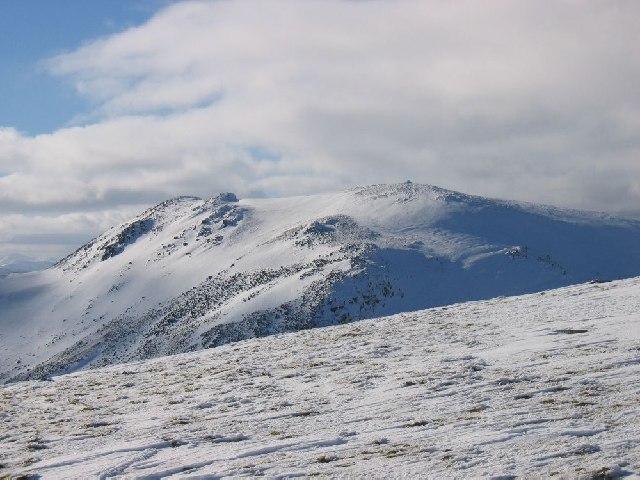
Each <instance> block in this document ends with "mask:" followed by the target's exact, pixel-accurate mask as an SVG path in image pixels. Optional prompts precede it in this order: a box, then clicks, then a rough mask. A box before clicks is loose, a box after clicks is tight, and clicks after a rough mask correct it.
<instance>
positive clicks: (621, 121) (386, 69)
mask: <svg viewBox="0 0 640 480" xmlns="http://www.w3.org/2000/svg"><path fill="white" fill-rule="evenodd" d="M639 16H640V4H638V3H637V2H632V1H612V2H602V1H596V0H593V1H586V2H575V1H569V0H565V1H553V2H551V1H544V0H543V1H537V0H536V1H533V0H531V1H522V2H512V1H506V0H487V1H483V2H474V1H471V0H466V1H464V0H462V1H453V2H442V1H437V0H426V1H425V0H416V1H414V0H397V1H385V0H370V1H342V0H340V1H338V0H323V1H304V0H303V1H300V0H273V1H271V0H266V1H265V0H254V1H250V0H249V1H231V2H218V1H211V2H209V1H187V2H180V3H176V4H173V5H171V6H169V7H167V8H165V9H163V10H161V11H160V12H158V13H157V14H156V15H155V16H154V17H152V18H151V19H150V20H149V21H148V22H147V23H146V24H144V25H141V26H139V27H136V28H132V29H129V30H126V31H124V32H121V33H119V34H117V35H113V36H108V37H105V38H101V39H97V40H92V41H89V42H88V43H86V44H84V45H83V46H80V47H79V48H78V49H77V50H75V51H72V52H69V53H67V54H64V55H60V56H58V57H55V58H52V59H49V60H47V62H46V65H47V68H49V70H50V71H51V73H52V74H54V75H58V76H61V77H63V78H65V79H67V80H68V81H69V82H71V83H72V84H73V85H74V86H75V88H76V89H77V92H78V94H79V95H82V96H84V97H86V98H88V99H89V100H90V101H91V102H92V104H93V105H94V107H95V108H94V110H93V111H92V112H90V115H89V116H88V117H79V118H78V119H76V122H75V124H76V126H73V127H65V128H61V129H60V130H57V131H55V132H52V133H50V134H47V135H38V136H35V137H30V136H26V135H22V134H20V133H19V132H17V131H16V130H15V129H13V128H11V126H5V127H3V128H1V129H0V211H1V212H5V213H4V215H5V217H2V216H1V215H0V222H2V221H5V222H6V215H13V216H14V217H13V218H18V217H19V216H20V215H22V216H25V215H30V216H33V215H43V216H45V217H55V216H60V215H66V218H71V217H69V216H70V215H72V216H73V215H75V217H77V218H78V219H81V218H86V216H89V217H91V218H94V219H97V218H98V216H101V217H100V218H102V219H103V220H100V221H98V220H95V221H94V222H93V223H91V225H94V227H92V228H97V226H98V225H100V226H102V225H103V224H104V222H106V220H104V219H107V218H109V219H113V218H116V217H117V218H119V217H118V212H120V213H121V214H122V215H124V212H127V213H128V212H129V211H131V210H133V209H135V208H141V206H144V205H148V204H150V203H154V202H156V201H160V200H162V199H164V198H167V197H170V196H173V195H178V194H194V195H200V196H210V195H213V194H215V193H216V192H218V191H221V190H231V191H235V192H236V193H238V194H239V195H241V196H256V195H288V194H302V193H311V192H318V191H327V190H336V189H341V188H344V187H347V186H351V185H355V184H366V183H376V182H395V181H403V180H406V179H411V180H414V181H418V182H424V183H431V184H436V185H440V186H443V187H447V188H454V189H458V190H463V191H466V192H469V193H477V194H481V195H487V196H499V197H506V198H514V199H520V200H529V201H538V202H546V203H555V204H559V205H565V206H571V207H578V208H589V209H600V210H609V211H621V210H634V209H640V207H639V205H640V51H639V50H640V31H639V30H638V29H637V25H636V21H635V20H636V19H637V18H639ZM105 212H112V213H109V214H108V215H107V214H106V213H105ZM114 215H115V217H114ZM16 216H18V217H16ZM83 216H84V217H83ZM75 217H73V218H75ZM3 218H4V220H3ZM78 221H80V220H78ZM18 223H19V222H18ZM45 223H46V222H45ZM0 225H2V223H0ZM18 228H19V227H18ZM78 228H80V227H78ZM80 229H81V228H80ZM2 231H3V230H1V229H0V232H2ZM2 235H3V234H2V233H0V250H1V249H2V242H3V241H4V242H5V243H7V242H9V240H8V239H7V238H8V237H7V235H6V234H5V237H4V240H3V237H2Z"/></svg>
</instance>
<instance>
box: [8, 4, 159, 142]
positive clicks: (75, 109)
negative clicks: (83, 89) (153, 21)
mask: <svg viewBox="0 0 640 480" xmlns="http://www.w3.org/2000/svg"><path fill="white" fill-rule="evenodd" d="M168 3H170V2H169V1H167V0H2V2H0V52H1V53H0V55H1V57H0V58H1V60H0V91H1V92H2V100H1V101H0V126H13V127H15V128H17V129H18V130H20V131H22V132H25V133H28V134H38V133H46V132H51V131H53V130H55V129H57V128H59V127H62V126H64V125H66V124H68V122H70V121H71V120H72V119H73V118H74V117H75V116H76V115H78V114H82V113H83V112H85V111H87V110H88V109H89V108H90V105H89V104H88V102H87V101H86V99H84V98H82V97H80V96H78V95H77V94H76V92H75V91H74V89H73V87H72V85H70V84H69V83H68V82H66V81H64V80H63V79H60V78H57V77H54V76H52V75H51V74H50V73H49V72H48V71H47V70H46V68H45V67H44V66H43V65H42V62H43V61H45V60H46V59H48V58H50V57H53V56H55V55H57V54H60V53H63V52H68V51H71V50H73V49H75V48H77V47H78V46H79V45H81V44H82V43H84V42H86V41H89V40H92V39H95V38H98V37H103V36H107V35H109V34H113V33H116V32H118V31H121V30H125V29H126V28H128V27H131V26H135V25H139V24H141V23H144V22H145V21H146V20H147V19H148V18H149V17H150V16H151V15H152V14H153V13H154V12H155V11H157V10H158V9H159V8H161V7H162V6H163V5H166V4H168Z"/></svg>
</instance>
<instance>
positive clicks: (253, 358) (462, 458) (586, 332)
mask: <svg viewBox="0 0 640 480" xmlns="http://www.w3.org/2000/svg"><path fill="white" fill-rule="evenodd" d="M639 399H640V278H634V279H631V280H622V281H617V282H610V283H604V284H592V285H589V284H586V285H579V286H572V287H566V288H563V289H559V290H552V291H546V292H541V293H537V294H531V295H526V296H522V297H510V298H500V299H494V300H487V301H480V302H469V303H463V304H458V305H453V306H448V307H442V308H435V309H432V310H425V311H419V312H412V313H402V314H398V315H395V316H392V317H386V318H378V319H374V320H366V321H362V322H357V323H352V324H349V325H339V326H335V327H327V328H322V329H316V330H312V331H310V330H307V331H302V332H296V333H291V334H286V335H277V336H271V337H266V338H260V339H251V340H247V341H243V342H239V343H235V344H233V345H225V346H222V347H220V348H217V349H213V350H206V351H202V352H192V353H188V354H183V355H176V356H171V357H164V358H159V359H153V360H148V361H144V362H136V363H131V364H126V365H118V366H111V367H107V368H104V369H95V370H90V371H87V372H78V373H74V374H72V375H68V376H61V377H53V378H52V380H51V381H30V382H21V383H14V384H11V385H6V386H3V387H0V422H1V425H2V429H1V430H0V477H3V478H4V475H6V476H7V477H8V478H45V479H58V478H60V479H68V478H79V479H80V478H81V479H84V478H140V479H142V478H148V479H151V478H239V477H249V478H255V477H258V476H265V477H266V478H291V477H305V478H306V477H315V476H320V477H321V478H326V477H330V478H354V477H355V478H387V477H391V478H493V479H499V478H500V479H508V478H562V479H584V480H587V479H607V478H612V479H613V478H628V479H632V478H636V479H637V478H640V408H639V403H638V401H639Z"/></svg>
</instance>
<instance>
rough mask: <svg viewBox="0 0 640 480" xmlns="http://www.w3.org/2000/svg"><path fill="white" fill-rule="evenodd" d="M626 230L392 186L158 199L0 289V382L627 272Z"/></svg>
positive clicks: (634, 228) (632, 227)
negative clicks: (245, 196)
mask: <svg viewBox="0 0 640 480" xmlns="http://www.w3.org/2000/svg"><path fill="white" fill-rule="evenodd" d="M638 244H640V222H637V221H631V220H621V219H616V218H611V217H607V216H605V215H600V214H592V213H581V212H570V211H564V210H559V209H554V208H551V207H542V206H536V205H522V204H517V203H513V202H504V201H496V200H488V199H484V198H480V197H473V196H468V195H463V194H460V193H456V192H450V191H447V190H442V189H439V188H436V187H431V186H427V185H417V184H412V183H404V184H397V185H376V186H370V187H361V188H356V189H352V190H348V191H345V192H341V193H332V194H325V195H314V196H308V197H297V198H283V199H242V200H238V199H237V198H236V197H235V196H234V195H233V194H222V195H219V196H217V197H214V198H211V199H209V200H201V199H198V198H194V197H180V198H176V199H173V200H169V201H166V202H163V203H162V204H160V205H158V206H156V207H154V208H152V209H150V210H148V211H147V212H144V213H143V214H142V215H140V216H138V217H137V218H135V219H132V220H131V221H130V222H127V223H126V224H124V225H121V226H119V227H116V228H114V229H112V230H110V231H108V232H106V233H105V234H104V235H102V236H100V237H98V238H96V239H95V240H93V241H92V242H90V243H89V244H87V245H85V246H83V247H82V248H80V249H79V250H78V251H77V252H75V253H74V254H72V255H70V256H69V257H67V258H65V259H63V260H62V261H61V262H59V263H58V264H57V265H56V266H55V267H54V268H51V269H49V270H47V271H45V272H38V273H31V274H25V275H13V276H9V277H7V278H4V279H0V381H6V380H12V379H13V380H15V379H27V378H42V377H45V376H47V375H50V374H59V373H64V372H71V371H75V370H78V369H81V368H86V367H92V366H101V365H107V364H114V363H119V362H123V361H129V360H135V359H143V358H153V357H158V356H162V355H166V354H173V353H178V352H187V351H193V350H200V349H202V348H208V347H212V346H218V345H222V344H225V343H228V342H229V341H234V340H239V339H244V338H251V337H256V336H264V335H268V334H273V333H278V332H285V331H296V330H300V329H304V328H309V327H317V326H323V325H333V324H340V323H347V322H350V321H353V320H360V319H365V318H374V317H377V316H382V315H390V314H394V313H398V312H404V311H414V310H418V309H422V308H428V307H432V306H437V305H446V304H450V303H453V302H457V301H464V300H473V299H483V298H484V299H486V298H492V297H496V296H499V295H514V294H522V293H527V292H535V291H540V290H543V289H547V288H554V287H559V286H563V285H568V284H574V283H579V282H584V281H588V280H591V279H595V278H604V279H617V278H625V277H631V276H634V275H639V274H640V249H638V248H637V245H638Z"/></svg>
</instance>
